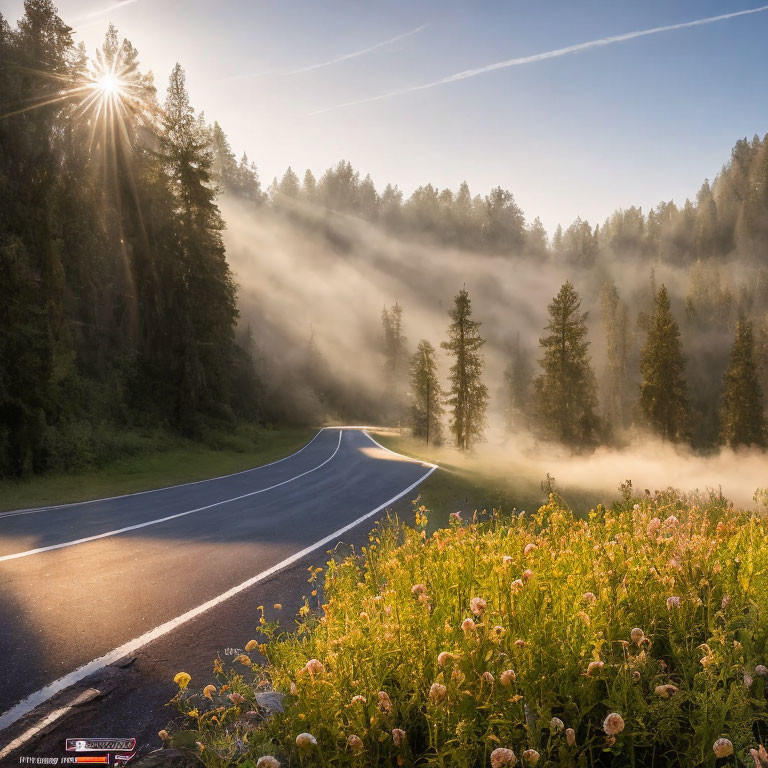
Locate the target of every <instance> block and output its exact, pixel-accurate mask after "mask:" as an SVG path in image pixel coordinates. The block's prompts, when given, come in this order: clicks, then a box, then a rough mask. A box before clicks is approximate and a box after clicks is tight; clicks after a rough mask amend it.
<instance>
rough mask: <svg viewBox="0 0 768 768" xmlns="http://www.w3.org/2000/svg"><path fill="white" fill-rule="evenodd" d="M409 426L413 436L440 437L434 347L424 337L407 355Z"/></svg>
mask: <svg viewBox="0 0 768 768" xmlns="http://www.w3.org/2000/svg"><path fill="white" fill-rule="evenodd" d="M411 395H412V397H413V406H412V407H411V426H412V429H413V436H414V437H423V438H424V439H425V440H426V442H427V445H429V442H430V440H431V441H432V443H433V444H434V445H440V444H441V443H442V440H443V435H442V425H441V421H440V419H441V417H442V415H443V405H442V397H441V396H442V390H441V388H440V380H439V379H438V377H437V363H436V362H435V348H434V347H433V346H432V344H430V343H429V342H428V341H427V340H426V339H422V340H421V341H420V342H419V346H418V347H417V349H416V352H415V353H414V355H413V357H412V358H411Z"/></svg>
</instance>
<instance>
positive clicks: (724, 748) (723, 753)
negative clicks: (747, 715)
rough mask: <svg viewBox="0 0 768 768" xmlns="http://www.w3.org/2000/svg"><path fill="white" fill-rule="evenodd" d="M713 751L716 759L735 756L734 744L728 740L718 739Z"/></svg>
mask: <svg viewBox="0 0 768 768" xmlns="http://www.w3.org/2000/svg"><path fill="white" fill-rule="evenodd" d="M712 750H713V751H714V753H715V757H728V756H729V755H732V754H733V744H731V742H730V741H729V740H728V739H718V740H717V741H716V742H715V743H714V744H713V745H712Z"/></svg>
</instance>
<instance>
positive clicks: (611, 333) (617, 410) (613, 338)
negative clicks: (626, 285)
mask: <svg viewBox="0 0 768 768" xmlns="http://www.w3.org/2000/svg"><path fill="white" fill-rule="evenodd" d="M600 310H601V319H602V323H603V329H604V331H605V343H606V353H607V358H608V366H607V375H606V378H605V380H606V392H605V412H606V416H607V422H608V427H609V428H610V429H622V428H623V427H625V426H626V421H627V396H626V394H627V392H626V390H627V362H628V357H629V317H628V315H627V305H626V304H625V303H624V302H623V301H622V300H621V298H620V297H619V292H618V290H617V288H616V284H615V283H613V282H607V283H605V284H604V285H603V287H602V289H601V291H600Z"/></svg>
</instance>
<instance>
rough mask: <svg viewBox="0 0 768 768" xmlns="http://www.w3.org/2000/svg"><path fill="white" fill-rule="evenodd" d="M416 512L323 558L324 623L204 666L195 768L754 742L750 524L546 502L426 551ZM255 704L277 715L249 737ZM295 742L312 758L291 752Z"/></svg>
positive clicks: (652, 752)
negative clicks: (210, 677) (261, 660)
mask: <svg viewBox="0 0 768 768" xmlns="http://www.w3.org/2000/svg"><path fill="white" fill-rule="evenodd" d="M427 515H428V512H427V510H426V509H425V508H424V507H420V508H418V509H417V510H416V528H415V529H414V528H410V527H406V526H403V525H400V524H399V523H397V521H395V520H391V519H390V520H389V521H387V522H385V523H384V524H382V525H381V526H380V527H378V528H376V529H375V530H374V531H373V532H372V533H371V535H370V543H369V546H367V547H365V548H364V549H363V551H362V552H361V555H360V556H352V557H348V558H346V559H344V560H342V561H340V562H337V561H331V562H329V563H328V565H327V568H326V571H325V582H324V603H323V605H322V613H321V614H320V615H319V616H316V617H315V616H313V615H312V613H311V612H310V609H309V605H308V604H307V605H305V607H304V608H303V609H302V610H301V612H300V613H301V616H300V619H299V621H298V622H297V625H296V628H295V630H293V631H292V632H286V631H285V630H283V629H281V628H280V627H279V626H278V625H276V624H270V623H268V622H265V621H264V620H263V619H262V627H261V628H262V630H263V632H264V634H265V637H266V642H265V643H264V644H263V645H258V644H257V642H256V641H251V642H250V643H248V645H247V646H246V653H244V654H242V656H240V657H238V659H236V660H235V661H236V665H235V667H236V668H235V669H225V668H224V667H223V665H222V664H221V663H220V662H217V663H216V666H215V672H216V678H217V683H216V685H212V686H210V687H207V688H206V689H205V690H206V691H207V697H205V696H202V695H201V694H200V693H199V691H198V690H195V689H189V688H184V689H180V691H179V694H178V696H177V697H176V698H175V699H174V704H175V705H176V706H177V707H178V708H179V709H180V711H181V712H182V713H183V714H184V716H185V717H184V720H183V723H182V725H181V727H182V728H184V729H187V730H193V731H196V732H197V741H199V742H200V745H202V746H203V748H204V749H203V750H202V752H200V751H199V746H197V745H196V751H197V752H198V754H199V756H200V759H201V760H202V761H203V762H204V763H205V764H206V765H209V766H223V765H244V764H248V763H247V761H249V760H250V761H253V762H255V761H256V760H257V759H258V757H259V756H260V755H264V754H272V755H275V756H276V757H277V758H278V759H279V760H280V761H281V762H282V763H283V764H286V763H287V764H293V763H294V761H296V762H301V764H302V765H333V766H347V765H349V766H352V765H358V766H378V765H382V766H383V765H392V764H393V763H396V764H399V765H403V766H411V765H440V766H448V765H451V766H454V765H456V766H484V765H488V762H489V755H490V753H491V752H492V751H493V750H494V749H497V748H508V749H512V750H514V752H515V753H516V755H517V756H518V758H519V757H520V756H521V755H522V754H523V752H525V751H526V750H530V749H533V750H536V751H537V752H538V753H539V756H540V758H541V764H549V765H560V766H574V767H575V766H582V765H599V766H604V767H605V768H609V767H611V766H614V767H615V768H619V767H622V768H623V766H628V765H632V766H635V768H652V767H653V768H662V767H668V768H673V767H676V766H680V765H690V766H697V767H699V768H705V767H709V768H714V766H716V765H721V764H723V763H718V762H717V760H716V757H715V754H714V752H713V745H714V743H715V742H716V741H717V740H718V739H720V738H727V739H729V740H730V742H732V744H733V748H734V752H735V759H736V761H737V763H738V764H744V765H746V762H743V761H749V760H750V758H749V754H748V753H749V749H750V748H754V747H756V746H757V744H759V743H761V742H763V741H764V740H765V738H766V734H767V733H768V677H767V675H768V670H766V669H765V666H764V665H765V661H766V655H767V654H768V621H767V620H766V615H765V610H764V607H763V604H764V600H763V597H762V596H763V595H764V594H765V593H766V591H767V590H768V523H767V522H766V520H765V519H764V518H759V517H756V516H753V515H751V514H748V513H744V512H738V511H736V510H734V509H733V508H732V507H730V506H729V505H728V503H727V502H726V501H724V500H723V499H722V498H721V497H719V496H711V497H709V498H707V497H690V498H688V497H683V496H680V495H679V494H677V493H676V492H674V491H667V492H663V493H659V494H657V495H655V496H653V497H651V496H643V497H632V495H631V489H630V488H628V493H627V494H626V498H625V499H624V500H623V501H621V502H618V503H616V504H615V505H614V506H613V507H612V508H611V509H604V508H602V507H597V508H596V509H594V510H593V511H592V512H591V513H590V514H589V516H588V519H577V518H575V517H574V515H573V514H572V513H571V512H569V511H568V510H567V509H565V508H564V507H563V506H562V505H561V504H560V503H559V502H558V501H556V500H555V499H554V497H552V498H551V500H550V502H549V503H548V504H546V505H545V506H543V507H541V509H539V511H538V513H537V514H535V515H528V516H526V515H520V516H513V517H504V516H502V515H500V514H498V513H496V512H494V513H492V514H485V513H483V514H481V515H477V516H476V518H475V519H473V520H472V521H470V522H468V523H466V524H464V523H462V522H460V521H453V522H452V524H451V527H450V528H449V529H441V530H438V531H435V532H434V534H433V535H432V536H429V537H426V536H425V535H424V534H423V529H424V528H425V526H426V525H427ZM318 570H319V569H310V577H311V581H312V582H313V586H314V582H316V581H317V579H318V577H319V574H318ZM257 650H258V651H259V652H260V653H261V654H263V655H264V656H265V657H266V665H265V666H261V665H259V664H256V663H255V661H254V655H253V654H254V653H255V651H257ZM268 688H274V689H275V690H276V691H279V692H280V693H282V694H283V695H284V697H285V698H284V700H283V706H284V710H285V711H284V713H282V714H276V715H275V716H273V717H271V718H268V719H266V720H264V721H263V722H259V715H258V714H257V713H258V712H261V711H262V710H261V709H260V708H259V698H258V696H259V694H258V691H261V690H264V689H268ZM233 693H237V694H239V696H240V697H242V701H240V700H239V699H238V697H237V696H234V698H233ZM610 713H617V714H618V715H620V717H621V719H622V721H623V729H622V730H620V731H618V732H616V733H615V734H613V735H611V734H609V733H607V732H606V730H605V727H604V722H605V719H606V717H607V716H608V715H609V714H610ZM555 718H556V719H555ZM395 729H400V730H401V731H402V732H403V733H399V732H397V731H395ZM564 729H572V731H570V730H569V731H566V730H564ZM301 733H309V734H311V735H312V736H313V737H314V738H315V739H316V741H317V746H310V747H309V748H307V749H306V750H304V751H302V750H301V749H300V748H299V747H298V746H297V743H296V737H297V735H298V734H301ZM358 740H359V741H358ZM521 764H523V765H525V762H523V763H521Z"/></svg>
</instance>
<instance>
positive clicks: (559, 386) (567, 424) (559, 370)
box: [535, 282, 598, 446]
mask: <svg viewBox="0 0 768 768" xmlns="http://www.w3.org/2000/svg"><path fill="white" fill-rule="evenodd" d="M580 310H581V298H580V297H579V294H578V293H577V292H576V290H575V288H574V287H573V284H572V283H571V282H566V283H565V284H564V285H563V287H562V288H561V289H560V292H559V293H558V294H557V296H555V298H554V299H553V300H552V303H551V304H550V305H549V323H547V326H546V330H547V331H548V335H547V336H544V337H543V338H541V339H539V344H540V346H541V348H542V350H543V351H544V357H543V358H542V359H541V360H540V363H541V367H542V369H543V372H542V374H541V375H540V376H539V377H538V378H537V379H536V382H535V391H536V410H537V412H538V416H539V420H540V422H541V424H542V425H543V426H544V428H545V429H546V430H547V431H548V432H549V433H550V434H552V435H553V436H554V437H555V438H557V439H558V440H560V441H561V442H563V443H566V444H567V445H573V446H580V445H586V444H589V443H591V442H593V441H594V439H595V432H596V429H597V426H598V419H597V416H595V408H596V407H597V383H596V381H595V375H594V373H593V371H592V366H591V365H590V362H589V355H588V349H589V342H588V341H587V314H588V313H586V312H581V311H580Z"/></svg>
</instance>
